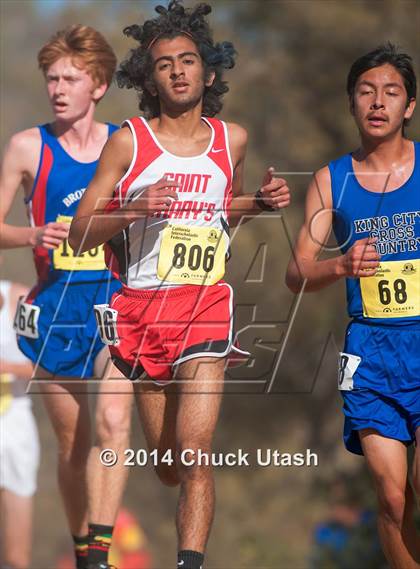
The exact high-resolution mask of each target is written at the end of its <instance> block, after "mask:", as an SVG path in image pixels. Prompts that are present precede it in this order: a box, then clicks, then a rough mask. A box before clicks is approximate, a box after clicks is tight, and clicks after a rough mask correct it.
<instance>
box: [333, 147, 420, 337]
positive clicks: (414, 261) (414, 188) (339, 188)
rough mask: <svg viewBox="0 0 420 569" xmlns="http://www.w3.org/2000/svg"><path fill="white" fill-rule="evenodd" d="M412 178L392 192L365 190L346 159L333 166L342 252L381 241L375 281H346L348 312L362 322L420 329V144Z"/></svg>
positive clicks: (337, 232) (336, 228) (337, 233)
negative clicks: (363, 242) (369, 239)
mask: <svg viewBox="0 0 420 569" xmlns="http://www.w3.org/2000/svg"><path fill="white" fill-rule="evenodd" d="M414 150H415V162H414V169H413V172H412V174H411V176H410V177H409V179H408V180H407V181H406V182H405V183H404V184H403V185H402V186H400V187H399V188H397V189H396V190H393V191H390V192H382V193H377V192H371V191H369V190H367V189H365V188H364V187H362V186H361V185H360V183H359V182H358V180H357V177H356V175H355V173H354V170H353V163H352V156H351V154H346V155H345V156H342V157H341V158H339V159H338V160H334V161H332V162H330V164H329V170H330V173H331V187H332V201H333V209H334V219H333V229H334V233H335V236H336V239H337V242H338V244H339V246H340V249H341V251H342V253H345V252H346V251H347V250H348V249H349V248H350V247H351V246H352V245H353V243H354V242H355V241H357V240H359V239H363V238H365V237H369V236H370V237H376V238H377V242H376V248H377V251H378V252H379V254H380V255H381V261H380V267H379V268H378V270H377V273H376V275H375V276H373V277H364V278H347V279H346V286H347V309H348V313H349V315H350V316H351V317H352V318H354V319H357V320H359V321H364V322H366V323H372V324H384V325H387V326H395V325H397V326H401V325H416V326H418V325H420V143H419V142H414Z"/></svg>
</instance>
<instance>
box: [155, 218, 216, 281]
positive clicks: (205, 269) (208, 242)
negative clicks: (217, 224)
mask: <svg viewBox="0 0 420 569" xmlns="http://www.w3.org/2000/svg"><path fill="white" fill-rule="evenodd" d="M225 255H226V248H225V242H224V236H223V232H222V230H220V229H215V228H214V227H195V226H188V225H168V226H167V227H165V229H164V230H163V235H162V243H161V246H160V252H159V261H158V271H157V275H158V278H159V279H161V280H163V281H169V282H172V283H178V284H200V285H203V284H204V285H212V284H215V283H217V282H218V281H219V280H220V279H221V278H222V277H223V275H224V274H225Z"/></svg>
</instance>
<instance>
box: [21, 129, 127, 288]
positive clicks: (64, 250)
mask: <svg viewBox="0 0 420 569" xmlns="http://www.w3.org/2000/svg"><path fill="white" fill-rule="evenodd" d="M38 128H39V130H40V133H41V141H42V145H41V154H40V160H39V166H38V171H37V174H36V177H35V181H34V185H33V189H32V192H31V194H30V196H29V197H28V198H27V199H25V203H26V205H27V208H28V215H29V219H30V223H31V225H32V226H33V227H35V226H42V225H45V224H47V223H49V222H52V221H62V222H66V223H70V222H71V219H72V217H73V216H74V214H75V213H76V210H77V206H78V203H79V201H80V198H81V197H82V195H83V193H84V191H85V189H86V187H87V186H88V184H89V182H90V181H91V179H92V178H93V175H94V173H95V171H96V168H97V166H98V162H99V161H98V160H95V161H94V162H88V163H85V162H78V161H77V160H75V159H74V158H72V157H71V156H70V155H69V154H68V153H67V152H66V151H65V150H64V148H63V147H62V146H61V144H60V143H59V142H58V140H57V137H56V136H55V135H54V133H53V132H52V130H51V126H50V125H49V124H45V125H41V126H39V127H38ZM117 129H118V127H117V126H116V125H112V124H108V136H111V134H112V133H113V132H114V131H115V130H117ZM34 260H35V266H36V271H37V274H38V280H39V282H40V284H41V285H42V283H46V282H48V281H62V282H67V281H68V280H69V279H70V280H71V282H89V281H97V280H102V279H108V278H109V276H108V271H107V269H106V267H105V262H104V252H103V246H102V245H101V246H99V247H95V248H94V249H91V250H90V251H87V252H85V253H83V254H82V255H80V256H76V255H75V254H74V252H73V250H72V249H71V248H70V246H69V244H68V240H67V239H66V240H64V241H63V242H62V243H61V245H60V246H59V247H58V248H57V249H54V250H48V249H46V248H45V247H35V248H34Z"/></svg>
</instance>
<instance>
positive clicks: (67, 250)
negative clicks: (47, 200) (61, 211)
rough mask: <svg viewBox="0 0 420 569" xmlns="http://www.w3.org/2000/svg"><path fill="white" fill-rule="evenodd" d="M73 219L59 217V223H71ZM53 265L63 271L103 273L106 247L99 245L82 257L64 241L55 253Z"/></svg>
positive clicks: (65, 216)
mask: <svg viewBox="0 0 420 569" xmlns="http://www.w3.org/2000/svg"><path fill="white" fill-rule="evenodd" d="M71 220H72V217H70V216H68V215H59V216H58V217H57V221H59V222H61V223H71ZM53 264H54V268H55V269H59V270H62V271H102V270H104V269H105V268H106V266H105V261H104V247H103V245H98V247H95V248H94V249H89V251H85V252H84V253H82V254H81V255H76V253H75V252H74V251H73V249H72V248H71V247H70V245H69V242H68V240H67V239H64V241H62V242H61V243H60V245H59V246H58V247H57V249H54V252H53Z"/></svg>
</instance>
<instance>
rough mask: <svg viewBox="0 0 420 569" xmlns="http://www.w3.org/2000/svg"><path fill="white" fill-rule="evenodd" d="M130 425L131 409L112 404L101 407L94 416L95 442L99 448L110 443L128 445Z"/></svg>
mask: <svg viewBox="0 0 420 569" xmlns="http://www.w3.org/2000/svg"><path fill="white" fill-rule="evenodd" d="M130 424H131V407H129V408H127V406H125V405H118V404H117V405H116V404H115V400H114V402H113V403H111V404H109V405H107V406H105V407H103V408H102V409H101V410H100V411H99V412H98V413H97V415H96V440H97V444H98V445H99V446H103V445H105V446H107V445H109V444H111V443H113V444H114V445H115V444H124V443H128V439H129V435H130Z"/></svg>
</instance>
